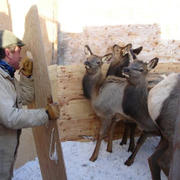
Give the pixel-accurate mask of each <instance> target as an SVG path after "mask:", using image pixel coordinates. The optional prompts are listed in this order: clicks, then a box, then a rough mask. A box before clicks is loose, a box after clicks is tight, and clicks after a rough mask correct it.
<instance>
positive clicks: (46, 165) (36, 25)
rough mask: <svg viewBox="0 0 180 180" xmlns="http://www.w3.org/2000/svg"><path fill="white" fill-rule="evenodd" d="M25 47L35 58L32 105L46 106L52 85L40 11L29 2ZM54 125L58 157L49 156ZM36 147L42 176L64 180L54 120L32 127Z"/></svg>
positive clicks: (64, 174)
mask: <svg viewBox="0 0 180 180" xmlns="http://www.w3.org/2000/svg"><path fill="white" fill-rule="evenodd" d="M23 40H24V42H25V43H26V47H27V49H28V50H30V51H31V53H32V55H33V60H34V66H33V67H34V69H33V73H34V74H33V75H34V81H35V106H36V108H41V107H45V106H46V104H47V98H48V97H50V96H51V95H52V94H51V86H50V81H49V76H48V70H47V65H46V56H45V53H44V45H43V41H42V34H41V29H40V22H39V15H38V10H37V7H36V6H32V7H31V9H30V10H29V12H28V14H27V15H26V19H25V34H24V38H23ZM53 129H54V132H55V133H54V138H53V143H52V145H53V146H52V147H53V151H54V149H55V148H54V145H55V143H56V150H57V155H58V161H57V162H56V161H52V160H50V158H49V149H50V140H51V133H52V130H53ZM33 135H34V139H35V144H36V150H37V154H38V158H39V163H40V168H41V173H42V177H43V179H44V180H52V179H53V180H66V179H67V177H66V172H65V166H64V160H63V154H62V149H61V144H60V138H59V134H58V129H57V124H56V121H50V123H49V124H48V125H47V126H41V127H37V128H33Z"/></svg>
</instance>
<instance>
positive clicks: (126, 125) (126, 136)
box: [120, 122, 129, 145]
mask: <svg viewBox="0 0 180 180" xmlns="http://www.w3.org/2000/svg"><path fill="white" fill-rule="evenodd" d="M124 126H125V128H124V133H123V137H122V141H121V142H120V145H123V144H126V143H127V138H128V131H129V123H127V122H125V123H124Z"/></svg>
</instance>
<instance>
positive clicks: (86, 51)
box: [84, 45, 93, 56]
mask: <svg viewBox="0 0 180 180" xmlns="http://www.w3.org/2000/svg"><path fill="white" fill-rule="evenodd" d="M84 53H85V55H86V56H91V55H92V54H93V53H92V51H91V49H90V47H89V46H88V45H85V46H84Z"/></svg>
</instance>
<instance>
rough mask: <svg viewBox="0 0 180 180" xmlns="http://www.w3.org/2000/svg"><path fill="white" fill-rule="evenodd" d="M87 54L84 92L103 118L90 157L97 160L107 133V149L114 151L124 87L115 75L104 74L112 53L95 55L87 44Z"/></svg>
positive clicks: (83, 84) (83, 81) (97, 113)
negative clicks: (103, 70)
mask: <svg viewBox="0 0 180 180" xmlns="http://www.w3.org/2000/svg"><path fill="white" fill-rule="evenodd" d="M85 54H86V56H87V60H86V61H85V62H84V64H85V68H86V73H85V75H84V77H83V80H82V86H83V92H84V95H85V97H86V98H88V99H90V101H91V105H92V108H93V109H94V111H95V113H96V115H97V116H98V117H99V118H100V120H101V127H100V131H99V134H98V138H97V143H96V147H95V149H94V152H93V154H92V156H91V158H90V160H91V161H95V160H96V159H97V157H98V153H99V148H100V144H101V141H102V139H103V138H104V137H105V136H106V135H107V133H108V145H107V151H108V152H112V134H113V130H114V127H115V124H116V123H114V122H116V121H119V120H121V119H122V117H121V115H120V114H121V113H119V112H121V101H122V100H121V99H122V96H121V94H122V90H121V89H122V88H121V84H120V83H119V82H118V83H116V82H114V78H113V77H108V81H106V80H105V79H104V77H103V74H102V70H101V67H102V64H103V62H105V61H109V60H110V59H111V58H112V54H107V55H105V56H103V57H100V56H97V55H94V54H93V53H92V51H91V50H90V48H89V46H87V45H86V46H85ZM118 80H119V79H118ZM124 81H125V79H124V78H122V82H124ZM115 97H116V98H115ZM123 118H126V117H123Z"/></svg>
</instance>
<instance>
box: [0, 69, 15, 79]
mask: <svg viewBox="0 0 180 180" xmlns="http://www.w3.org/2000/svg"><path fill="white" fill-rule="evenodd" d="M0 74H1V75H2V76H3V77H4V78H8V79H11V80H12V79H13V78H12V77H11V76H10V75H9V74H8V73H7V72H6V71H4V70H3V69H2V68H1V67H0Z"/></svg>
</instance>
